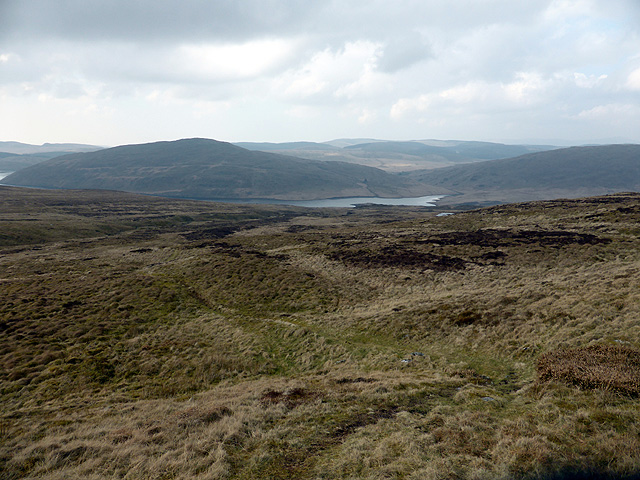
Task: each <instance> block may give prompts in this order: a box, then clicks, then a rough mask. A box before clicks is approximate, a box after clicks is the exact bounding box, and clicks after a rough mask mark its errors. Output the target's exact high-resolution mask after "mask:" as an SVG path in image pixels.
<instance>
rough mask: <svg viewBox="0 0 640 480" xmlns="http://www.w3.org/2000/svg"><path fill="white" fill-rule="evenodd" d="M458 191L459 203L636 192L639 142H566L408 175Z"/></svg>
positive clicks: (639, 185) (638, 188)
mask: <svg viewBox="0 0 640 480" xmlns="http://www.w3.org/2000/svg"><path fill="white" fill-rule="evenodd" d="M406 176H407V177H409V178H413V179H414V180H416V181H419V182H424V183H428V184H431V185H437V186H440V187H443V188H449V189H451V190H454V191H456V192H458V193H459V194H462V196H461V197H460V198H458V199H456V201H457V202H461V201H465V200H469V201H473V200H481V201H487V202H491V201H493V202H503V201H520V200H538V199H549V198H557V197H561V196H564V197H579V196H585V195H599V194H606V193H615V192H621V191H640V145H602V146H589V147H570V148H562V149H557V150H551V151H546V152H537V153H532V154H528V155H523V156H519V157H516V158H509V159H502V160H492V161H486V162H480V163H472V164H465V165H458V166H453V167H446V168H439V169H434V170H423V171H414V172H411V173H408V174H407V175H406Z"/></svg>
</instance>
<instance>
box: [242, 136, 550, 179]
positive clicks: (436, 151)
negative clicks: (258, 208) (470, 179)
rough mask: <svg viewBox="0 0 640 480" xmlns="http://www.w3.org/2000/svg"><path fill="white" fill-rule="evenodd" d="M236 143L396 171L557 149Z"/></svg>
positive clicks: (444, 143) (437, 143)
mask: <svg viewBox="0 0 640 480" xmlns="http://www.w3.org/2000/svg"><path fill="white" fill-rule="evenodd" d="M236 145H238V146H240V147H243V148H247V149H249V150H261V151H269V152H273V153H281V154H286V155H294V156H296V157H300V158H307V159H311V160H334V161H343V162H349V163H357V164H360V165H368V166H371V167H376V168H381V169H383V170H386V171H389V172H396V173H397V172H402V171H407V170H417V169H424V168H439V167H445V166H449V165H456V164H460V163H472V162H478V161H483V160H494V159H499V158H509V157H515V156H518V155H524V154H526V153H532V152H538V151H546V150H552V149H554V148H558V147H554V146H551V145H505V144H502V143H491V142H471V141H461V140H413V141H406V142H404V141H403V142H400V141H387V140H376V139H364V138H356V139H348V138H344V139H339V140H332V141H330V142H325V143H314V142H287V143H253V142H242V143H236Z"/></svg>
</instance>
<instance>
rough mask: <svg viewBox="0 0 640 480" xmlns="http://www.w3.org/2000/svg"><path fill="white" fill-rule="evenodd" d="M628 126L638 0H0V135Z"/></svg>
mask: <svg viewBox="0 0 640 480" xmlns="http://www.w3.org/2000/svg"><path fill="white" fill-rule="evenodd" d="M187 137H207V138H214V139H217V140H224V141H271V142H281V141H296V140H309V141H327V140H331V139H334V138H342V137H370V138H383V139H392V140H409V139H427V138H435V139H461V140H488V141H503V142H506V143H518V142H524V141H530V142H538V143H541V142H542V143H544V142H547V143H549V142H555V143H558V142H559V141H561V140H562V141H566V142H568V143H590V142H614V141H631V142H636V143H640V0H527V1H516V0H334V1H329V0H326V1H325V0H0V140H4V141H8V140H15V141H20V142H25V143H35V144H41V143H44V142H77V143H90V144H97V145H105V146H113V145H120V144H126V143H142V142H150V141H157V140H173V139H178V138H187Z"/></svg>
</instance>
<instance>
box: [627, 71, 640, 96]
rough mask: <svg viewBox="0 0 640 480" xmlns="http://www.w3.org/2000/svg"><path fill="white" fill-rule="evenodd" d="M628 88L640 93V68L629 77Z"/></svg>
mask: <svg viewBox="0 0 640 480" xmlns="http://www.w3.org/2000/svg"><path fill="white" fill-rule="evenodd" d="M626 87H627V88H628V89H630V90H638V91H640V68H636V69H635V70H634V71H633V72H631V73H630V74H629V77H627V83H626Z"/></svg>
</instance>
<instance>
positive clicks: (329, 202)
mask: <svg viewBox="0 0 640 480" xmlns="http://www.w3.org/2000/svg"><path fill="white" fill-rule="evenodd" d="M12 173H13V172H0V180H2V179H3V178H4V177H6V176H7V175H10V174H12ZM443 196H444V195H439V196H434V195H429V196H426V197H407V198H378V197H345V198H327V199H323V200H271V199H268V198H249V199H245V198H234V199H228V198H211V199H207V200H209V201H212V202H222V203H252V204H263V205H293V206H295V207H316V208H320V207H343V208H350V207H355V206H356V205H364V204H374V205H405V206H413V207H435V206H436V202H437V201H438V200H440V199H441V198H442V197H443Z"/></svg>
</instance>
